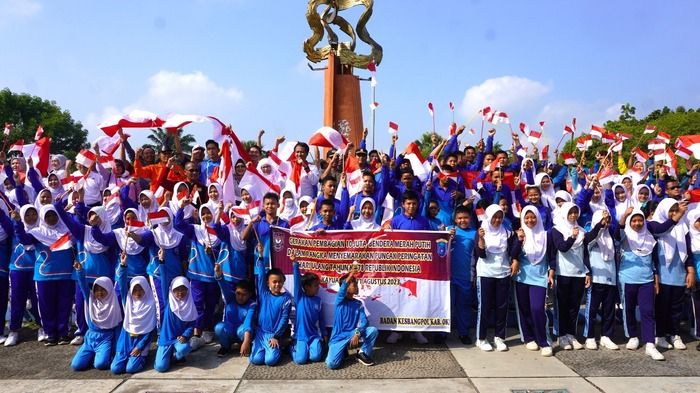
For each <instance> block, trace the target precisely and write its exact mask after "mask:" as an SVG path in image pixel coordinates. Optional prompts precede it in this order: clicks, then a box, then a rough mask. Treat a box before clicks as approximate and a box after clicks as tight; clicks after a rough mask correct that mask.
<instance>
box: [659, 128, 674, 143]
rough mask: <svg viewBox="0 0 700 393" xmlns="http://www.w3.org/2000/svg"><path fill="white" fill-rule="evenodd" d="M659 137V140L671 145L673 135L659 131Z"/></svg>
mask: <svg viewBox="0 0 700 393" xmlns="http://www.w3.org/2000/svg"><path fill="white" fill-rule="evenodd" d="M657 137H658V138H659V139H661V140H662V141H664V143H666V144H669V143H671V135H669V134H667V133H665V132H663V131H659V134H658V135H657Z"/></svg>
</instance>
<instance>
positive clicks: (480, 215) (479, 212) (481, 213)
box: [474, 207, 486, 221]
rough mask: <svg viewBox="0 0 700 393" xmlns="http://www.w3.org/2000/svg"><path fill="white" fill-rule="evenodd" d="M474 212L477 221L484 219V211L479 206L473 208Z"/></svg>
mask: <svg viewBox="0 0 700 393" xmlns="http://www.w3.org/2000/svg"><path fill="white" fill-rule="evenodd" d="M474 213H476V218H477V219H478V220H479V221H484V220H485V219H486V211H485V210H484V209H482V208H480V207H477V208H476V209H474Z"/></svg>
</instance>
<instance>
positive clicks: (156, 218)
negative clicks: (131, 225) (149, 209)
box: [148, 210, 170, 225]
mask: <svg viewBox="0 0 700 393" xmlns="http://www.w3.org/2000/svg"><path fill="white" fill-rule="evenodd" d="M169 219H170V218H169V217H168V213H167V212H166V211H165V210H158V211H156V212H153V213H148V222H149V223H150V224H151V225H157V224H163V223H165V222H168V220H169Z"/></svg>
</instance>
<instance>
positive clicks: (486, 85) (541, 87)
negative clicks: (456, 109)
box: [460, 76, 552, 117]
mask: <svg viewBox="0 0 700 393" xmlns="http://www.w3.org/2000/svg"><path fill="white" fill-rule="evenodd" d="M551 90H552V86H551V85H548V84H544V83H542V82H539V81H535V80H531V79H527V78H523V77H519V76H501V77H498V78H492V79H487V80H485V81H484V82H483V83H481V84H480V85H476V86H472V87H470V88H469V89H467V91H466V92H465V93H464V99H463V100H462V105H461V107H460V109H461V111H462V114H463V115H464V116H466V117H471V116H472V115H473V114H474V113H476V111H478V110H479V109H481V108H483V107H486V106H490V107H491V108H492V109H495V110H499V111H504V112H509V111H513V110H517V109H521V108H527V107H530V106H532V105H533V104H535V103H536V102H537V100H538V99H539V98H541V97H542V96H544V95H545V94H547V93H549V92H550V91H551Z"/></svg>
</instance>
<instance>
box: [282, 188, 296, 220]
mask: <svg viewBox="0 0 700 393" xmlns="http://www.w3.org/2000/svg"><path fill="white" fill-rule="evenodd" d="M287 192H288V193H290V194H292V197H291V198H285V197H284V194H285V193H287ZM281 195H282V196H283V197H282V206H281V211H280V212H279V217H280V218H281V219H283V220H287V221H289V219H290V218H293V217H296V216H298V215H299V214H301V213H300V212H299V206H298V205H297V201H296V200H295V198H294V190H292V189H290V188H285V189H284V190H282V194H281Z"/></svg>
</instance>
